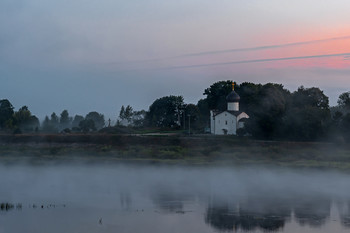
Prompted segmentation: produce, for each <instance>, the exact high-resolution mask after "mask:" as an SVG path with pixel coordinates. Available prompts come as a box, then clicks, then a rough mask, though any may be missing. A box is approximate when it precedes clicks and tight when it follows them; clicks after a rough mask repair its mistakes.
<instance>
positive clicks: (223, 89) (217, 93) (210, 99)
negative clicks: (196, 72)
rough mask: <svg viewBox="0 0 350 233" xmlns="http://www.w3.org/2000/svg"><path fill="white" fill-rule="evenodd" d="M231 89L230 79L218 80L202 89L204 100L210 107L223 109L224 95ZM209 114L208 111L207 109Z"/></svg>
mask: <svg viewBox="0 0 350 233" xmlns="http://www.w3.org/2000/svg"><path fill="white" fill-rule="evenodd" d="M231 91H232V81H231V80H227V81H220V82H216V83H214V84H212V85H211V86H210V87H209V88H207V89H205V90H204V93H203V95H206V98H205V101H206V102H207V104H208V107H209V110H210V109H217V110H220V111H224V110H226V108H227V103H226V96H227V95H228V94H229V93H230V92H231ZM208 115H209V111H208Z"/></svg>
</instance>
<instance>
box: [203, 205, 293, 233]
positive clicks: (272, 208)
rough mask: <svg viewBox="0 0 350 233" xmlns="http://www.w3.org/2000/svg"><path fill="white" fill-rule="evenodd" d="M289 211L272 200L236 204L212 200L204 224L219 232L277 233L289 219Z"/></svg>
mask: <svg viewBox="0 0 350 233" xmlns="http://www.w3.org/2000/svg"><path fill="white" fill-rule="evenodd" d="M290 216H291V209H290V208H289V207H288V206H286V205H285V203H283V204H282V203H281V202H278V201H277V202H275V201H273V200H269V199H268V200H264V199H251V200H249V199H248V200H245V201H243V202H241V203H240V202H237V203H228V202H226V203H223V202H222V201H219V200H216V201H215V200H214V201H213V200H212V201H211V202H210V203H209V205H208V208H207V210H206V214H205V222H206V223H207V224H210V225H211V226H212V227H214V228H215V229H217V230H220V231H237V230H242V231H255V230H264V231H277V230H279V229H282V228H283V227H284V224H285V222H286V221H287V220H289V219H290Z"/></svg>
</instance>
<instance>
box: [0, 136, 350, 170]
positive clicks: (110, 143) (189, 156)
mask: <svg viewBox="0 0 350 233" xmlns="http://www.w3.org/2000/svg"><path fill="white" fill-rule="evenodd" d="M19 139H21V138H19ZM19 139H18V138H15V140H19ZM21 140H22V139H21ZM31 140H34V142H31ZM94 142H95V143H94ZM21 161H30V162H32V163H36V164H37V163H45V162H46V161H50V162H58V163H66V162H69V161H87V162H89V161H94V162H95V161H98V162H120V161H130V162H151V163H170V164H195V165H213V164H216V165H253V164H254V165H259V164H264V165H275V166H282V167H310V168H332V169H341V170H349V171H350V147H348V146H346V145H343V146H339V145H333V144H322V143H301V142H266V141H263V142H262V141H251V140H247V139H239V138H237V137H211V136H203V137H198V136H195V137H187V136H168V137H159V136H147V137H139V136H116V135H101V136H99V135H78V136H72V137H70V136H68V137H67V138H65V137H64V136H55V135H53V136H50V140H49V142H44V140H43V139H42V138H38V137H36V138H34V139H31V138H30V137H27V138H25V142H22V143H5V144H4V143H3V144H0V163H10V164H16V163H19V162H21Z"/></svg>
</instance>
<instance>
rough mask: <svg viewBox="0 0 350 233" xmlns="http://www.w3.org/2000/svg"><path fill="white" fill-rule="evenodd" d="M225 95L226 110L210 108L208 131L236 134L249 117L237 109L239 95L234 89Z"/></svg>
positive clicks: (219, 133)
mask: <svg viewBox="0 0 350 233" xmlns="http://www.w3.org/2000/svg"><path fill="white" fill-rule="evenodd" d="M233 87H234V86H233V84H232V91H231V93H230V94H228V95H227V96H226V101H227V110H226V111H217V110H210V132H211V133H212V134H217V135H226V134H228V135H236V132H237V129H239V128H243V127H244V121H245V120H246V119H248V118H249V116H248V115H247V114H246V113H245V112H241V111H239V100H240V96H239V95H238V94H237V93H236V92H235V91H234V88H233Z"/></svg>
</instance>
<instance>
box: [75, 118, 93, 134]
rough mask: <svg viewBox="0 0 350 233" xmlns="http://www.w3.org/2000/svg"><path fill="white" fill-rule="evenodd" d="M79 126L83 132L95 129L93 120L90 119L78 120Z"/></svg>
mask: <svg viewBox="0 0 350 233" xmlns="http://www.w3.org/2000/svg"><path fill="white" fill-rule="evenodd" d="M79 128H80V129H81V130H82V131H83V132H84V133H87V132H90V131H95V130H96V127H95V122H94V121H93V120H92V119H85V120H82V121H80V123H79Z"/></svg>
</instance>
